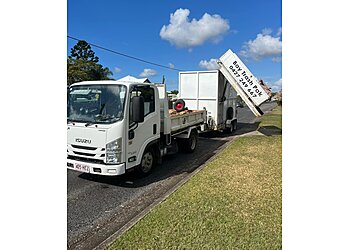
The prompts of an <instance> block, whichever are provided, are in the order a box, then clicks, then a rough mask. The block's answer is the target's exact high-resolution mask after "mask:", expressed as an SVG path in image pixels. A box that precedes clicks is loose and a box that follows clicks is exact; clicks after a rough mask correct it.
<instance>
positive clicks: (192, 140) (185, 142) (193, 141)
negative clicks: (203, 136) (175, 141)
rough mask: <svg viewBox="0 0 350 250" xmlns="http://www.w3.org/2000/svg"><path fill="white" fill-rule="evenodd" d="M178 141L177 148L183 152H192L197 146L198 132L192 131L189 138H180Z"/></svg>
mask: <svg viewBox="0 0 350 250" xmlns="http://www.w3.org/2000/svg"><path fill="white" fill-rule="evenodd" d="M179 142H180V143H179V144H180V145H179V148H180V150H181V151H183V152H185V153H192V152H194V151H195V150H196V147H197V142H198V134H197V133H196V132H193V131H192V132H191V134H190V137H189V138H186V139H181V140H179Z"/></svg>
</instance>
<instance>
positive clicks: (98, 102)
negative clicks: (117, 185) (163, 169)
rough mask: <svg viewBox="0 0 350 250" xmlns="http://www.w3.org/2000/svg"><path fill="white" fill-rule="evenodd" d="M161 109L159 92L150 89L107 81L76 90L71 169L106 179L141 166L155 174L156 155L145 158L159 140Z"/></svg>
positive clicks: (70, 116) (71, 100) (71, 93)
mask: <svg viewBox="0 0 350 250" xmlns="http://www.w3.org/2000/svg"><path fill="white" fill-rule="evenodd" d="M159 105H160V103H159V95H158V89H157V87H156V86H155V85H151V84H144V83H132V82H118V81H110V80H107V81H88V82H80V83H75V84H73V85H71V86H70V88H69V90H68V105H67V167H68V168H71V169H74V170H78V171H81V172H87V173H93V174H101V175H120V174H124V173H125V172H126V170H127V169H131V168H133V167H135V166H138V165H142V166H143V167H145V168H148V167H149V168H151V167H152V165H153V164H154V161H155V154H156V152H155V151H156V150H148V151H149V152H150V153H148V154H145V153H147V152H146V150H145V149H147V148H152V147H153V146H152V145H155V144H156V143H157V141H158V140H159V138H160V108H159ZM141 162H142V163H143V164H140V163H141ZM146 170H147V169H146Z"/></svg>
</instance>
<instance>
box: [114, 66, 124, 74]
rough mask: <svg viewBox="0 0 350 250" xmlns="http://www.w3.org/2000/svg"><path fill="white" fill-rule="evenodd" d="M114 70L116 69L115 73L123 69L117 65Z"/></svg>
mask: <svg viewBox="0 0 350 250" xmlns="http://www.w3.org/2000/svg"><path fill="white" fill-rule="evenodd" d="M114 71H115V73H119V72H121V71H122V70H121V69H120V68H118V67H115V68H114Z"/></svg>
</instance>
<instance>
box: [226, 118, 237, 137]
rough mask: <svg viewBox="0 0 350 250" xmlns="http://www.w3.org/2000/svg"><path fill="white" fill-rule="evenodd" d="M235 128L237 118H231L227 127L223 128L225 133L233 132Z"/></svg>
mask: <svg viewBox="0 0 350 250" xmlns="http://www.w3.org/2000/svg"><path fill="white" fill-rule="evenodd" d="M236 130H237V120H233V121H232V122H231V124H230V126H229V127H228V128H226V129H225V132H226V133H227V134H233V133H234V132H235V131H236Z"/></svg>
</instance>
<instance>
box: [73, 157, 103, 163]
mask: <svg viewBox="0 0 350 250" xmlns="http://www.w3.org/2000/svg"><path fill="white" fill-rule="evenodd" d="M67 159H70V160H76V161H82V162H87V163H96V164H105V163H104V161H103V160H98V159H91V158H85V157H79V156H72V155H68V156H67Z"/></svg>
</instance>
